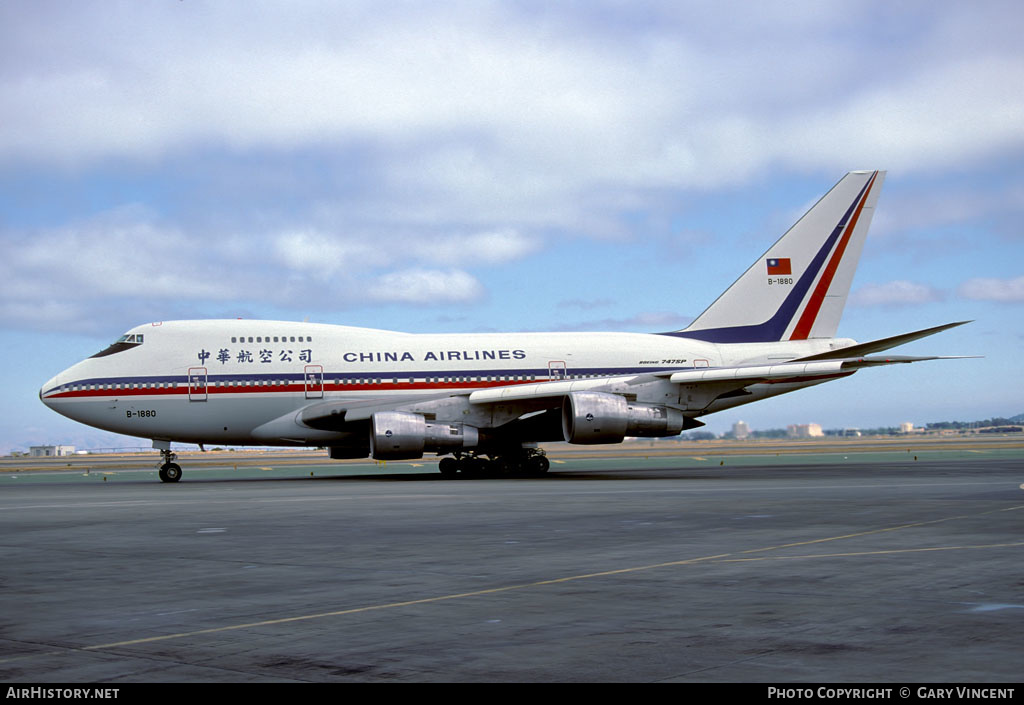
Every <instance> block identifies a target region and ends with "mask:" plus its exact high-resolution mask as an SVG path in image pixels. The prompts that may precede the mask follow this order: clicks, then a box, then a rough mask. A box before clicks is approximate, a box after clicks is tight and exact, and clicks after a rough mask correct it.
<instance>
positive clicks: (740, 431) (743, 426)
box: [732, 421, 750, 441]
mask: <svg viewBox="0 0 1024 705" xmlns="http://www.w3.org/2000/svg"><path fill="white" fill-rule="evenodd" d="M732 436H733V438H735V439H737V440H740V441H742V440H743V439H745V438H750V426H748V425H747V422H746V421H737V422H736V423H734V424H733V425H732Z"/></svg>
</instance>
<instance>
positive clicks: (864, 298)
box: [0, 0, 1024, 452]
mask: <svg viewBox="0 0 1024 705" xmlns="http://www.w3.org/2000/svg"><path fill="white" fill-rule="evenodd" d="M1021 36H1024V10H1022V9H1021V5H1020V3H1019V2H1012V1H1008V2H978V3H952V2H949V3H943V2H923V1H922V2H895V3H894V2H889V1H878V2H874V1H867V2H857V3H850V2H810V1H809V0H808V2H764V3H748V2H735V3H730V2H717V3H706V2H692V3H688V2H680V1H678V0H675V1H671V2H665V3H658V2H653V3H651V2H648V3H644V2H628V3H626V2H592V1H588V2H564V3H552V2H542V1H537V2H495V3H489V2H484V1H482V0H472V1H470V2H465V3H461V2H455V1H448V2H444V3H422V2H409V3H404V2H397V1H396V2H388V3H379V2H366V3H360V2H312V1H310V2H288V3H262V2H247V3H224V2H205V1H202V0H184V1H179V0H166V1H158V0H156V1H153V2H143V3H140V2H123V3H117V2H109V1H104V2H96V3H90V2H74V3H71V2H64V1H62V2H32V3H3V4H0V125H2V126H3V129H0V242H2V255H3V256H2V257H0V287H2V291H3V295H2V297H0V335H2V342H3V346H2V351H3V353H2V355H3V357H2V360H3V364H2V368H3V372H2V374H3V385H4V391H5V393H4V395H3V401H2V402H0V403H2V407H0V411H2V419H0V452H6V451H8V450H10V449H21V448H24V447H26V446H27V445H29V444H34V443H43V442H70V443H77V444H78V445H82V446H87V445H93V446H98V445H115V444H125V442H124V441H122V440H118V439H116V438H115V437H112V436H108V435H106V434H102V433H93V432H92V431H90V430H88V429H86V428H84V427H81V426H78V425H76V424H74V423H72V422H70V421H67V420H65V419H63V418H62V417H59V416H57V415H56V414H54V413H53V412H50V411H49V410H48V409H46V408H45V407H44V406H43V405H42V404H40V403H39V401H38V399H37V393H38V390H39V386H40V385H41V384H42V383H43V382H45V381H46V380H47V379H48V378H49V377H50V376H52V375H53V374H55V373H56V372H58V371H60V370H61V369H64V368H65V367H67V366H69V365H70V364H72V363H73V362H75V361H77V360H79V359H81V358H83V357H85V356H87V355H90V354H92V353H94V352H96V351H98V350H99V349H101V348H102V347H104V346H105V345H106V344H107V343H109V342H110V341H112V340H113V339H115V338H116V337H117V336H119V335H120V334H121V333H122V332H123V331H124V330H126V329H128V328H130V327H131V326H134V325H137V324H139V323H144V322H147V321H153V320H172V319H178V318H211V317H239V316H241V317H245V318H275V319H288V320H303V319H307V318H308V319H309V320H311V321H316V322H325V323H343V324H348V325H357V326H372V327H381V328H394V329H400V330H407V331H415V332H426V331H431V332H445V331H449V332H472V331H515V330H629V331H648V332H659V331H666V330H675V329H678V328H681V327H684V326H685V325H686V324H687V323H688V322H689V321H690V320H692V318H693V317H695V316H696V315H698V314H699V313H700V312H701V311H702V310H703V309H704V308H705V307H706V306H707V305H708V304H710V303H711V301H713V300H714V298H715V297H716V296H717V295H718V294H719V293H720V292H721V291H722V290H723V289H725V288H726V287H727V286H728V285H729V284H730V283H731V282H732V281H733V280H734V279H735V278H736V277H737V276H738V275H739V274H740V273H741V272H742V271H743V270H744V269H745V268H746V267H747V266H748V265H749V264H750V263H751V262H752V261H754V259H755V258H757V257H758V256H759V255H760V254H761V252H763V251H764V249H766V247H767V245H768V244H770V243H771V242H772V241H773V240H774V239H776V237H777V236H778V235H779V234H781V233H782V232H783V231H784V230H785V229H786V228H787V227H788V226H789V225H790V224H791V223H792V222H793V221H794V220H795V219H796V217H798V216H799V215H800V214H801V213H802V212H803V210H804V209H806V208H807V207H808V206H809V205H810V204H812V203H813V202H814V201H815V200H817V198H818V197H820V196H821V195H822V194H823V193H824V192H825V191H826V190H827V189H828V188H829V187H831V186H832V184H833V183H835V182H836V181H837V180H838V179H839V178H840V177H841V176H842V175H843V174H844V173H845V172H846V171H849V170H851V169H887V170H888V171H889V174H888V178H887V180H886V183H885V188H884V190H883V193H882V196H881V199H880V201H879V208H878V213H877V215H876V217H875V221H874V226H873V228H872V231H871V235H870V236H869V239H868V241H867V245H866V247H865V250H864V255H863V258H862V260H861V266H860V269H859V270H858V274H857V278H856V280H855V281H854V291H853V294H852V297H851V301H850V303H849V305H848V307H847V311H846V315H845V317H844V320H843V325H842V326H841V327H840V334H842V335H845V336H849V337H853V338H856V339H858V340H869V339H872V338H878V337H884V336H889V335H894V334H897V333H900V332H904V331H908V330H914V329H917V328H922V327H926V326H932V325H937V324H940V323H945V322H948V321H954V320H965V319H973V320H975V321H976V322H975V323H973V324H971V325H969V326H964V327H962V328H958V329H956V330H954V331H950V332H947V333H944V334H941V335H940V336H938V337H935V338H931V339H928V340H925V341H921V342H918V343H915V344H913V345H911V346H907V347H906V348H904V349H903V350H904V351H905V352H907V353H919V354H931V353H934V354H979V355H985V359H983V360H964V361H947V362H934V363H930V364H920V365H914V366H911V367H900V368H899V369H886V370H880V371H867V372H862V373H861V374H858V375H856V376H855V377H854V378H851V379H847V380H843V381H840V382H836V383H833V384H831V385H825V386H822V387H818V388H816V389H814V390H809V391H805V392H803V393H800V394H796V395H790V396H789V397H786V398H782V399H779V400H774V401H770V402H766V403H762V404H760V405H754V406H750V407H746V408H744V409H740V410H737V411H735V412H726V413H723V414H720V415H718V416H714V417H710V418H709V419H708V420H709V422H710V423H709V425H710V426H711V428H712V430H718V431H720V430H725V429H727V428H728V427H729V426H730V425H731V424H732V422H733V421H735V420H737V419H740V418H742V419H744V420H746V421H748V422H749V423H750V424H751V425H752V426H753V427H754V428H769V427H778V426H784V425H786V424H788V423H807V422H818V423H821V424H823V425H824V426H826V427H842V426H876V425H890V424H892V425H895V424H898V423H899V422H901V421H914V422H916V423H919V424H923V423H925V422H928V421H936V420H945V419H951V418H964V419H973V418H983V417H987V416H992V415H1012V414H1017V413H1021V412H1024V399H1022V398H1021V394H1020V391H1021V389H1024V374H1022V372H1021V364H1020V362H1019V357H1020V355H1019V351H1020V349H1021V346H1022V342H1024V340H1022V339H1024V335H1022V333H1024V229H1022V225H1021V223H1022V222H1024V49H1022V44H1021V41H1020V37H1021ZM130 443H134V441H133V442H130Z"/></svg>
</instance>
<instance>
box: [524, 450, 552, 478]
mask: <svg viewBox="0 0 1024 705" xmlns="http://www.w3.org/2000/svg"><path fill="white" fill-rule="evenodd" d="M550 467H551V461H550V460H548V459H547V458H545V457H544V456H543V455H533V456H530V459H529V460H527V461H526V471H527V472H528V473H529V474H530V475H534V476H540V475H545V474H547V471H548V468H550Z"/></svg>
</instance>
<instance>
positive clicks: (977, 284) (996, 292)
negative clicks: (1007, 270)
mask: <svg viewBox="0 0 1024 705" xmlns="http://www.w3.org/2000/svg"><path fill="white" fill-rule="evenodd" d="M957 293H958V294H959V295H960V296H962V297H964V298H966V299H974V300H976V301H998V302H1001V303H1021V302H1024V277H1015V278H1013V279H994V278H985V277H979V278H976V279H968V280H967V281H965V282H964V283H963V284H961V285H960V286H959V287H958V288H957Z"/></svg>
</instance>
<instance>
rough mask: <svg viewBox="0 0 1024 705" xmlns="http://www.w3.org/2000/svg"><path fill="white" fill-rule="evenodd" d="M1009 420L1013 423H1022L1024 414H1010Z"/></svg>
mask: <svg viewBox="0 0 1024 705" xmlns="http://www.w3.org/2000/svg"><path fill="white" fill-rule="evenodd" d="M1009 420H1010V421H1013V422H1014V423H1024V414H1017V415H1016V416H1011V417H1010V419H1009Z"/></svg>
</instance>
